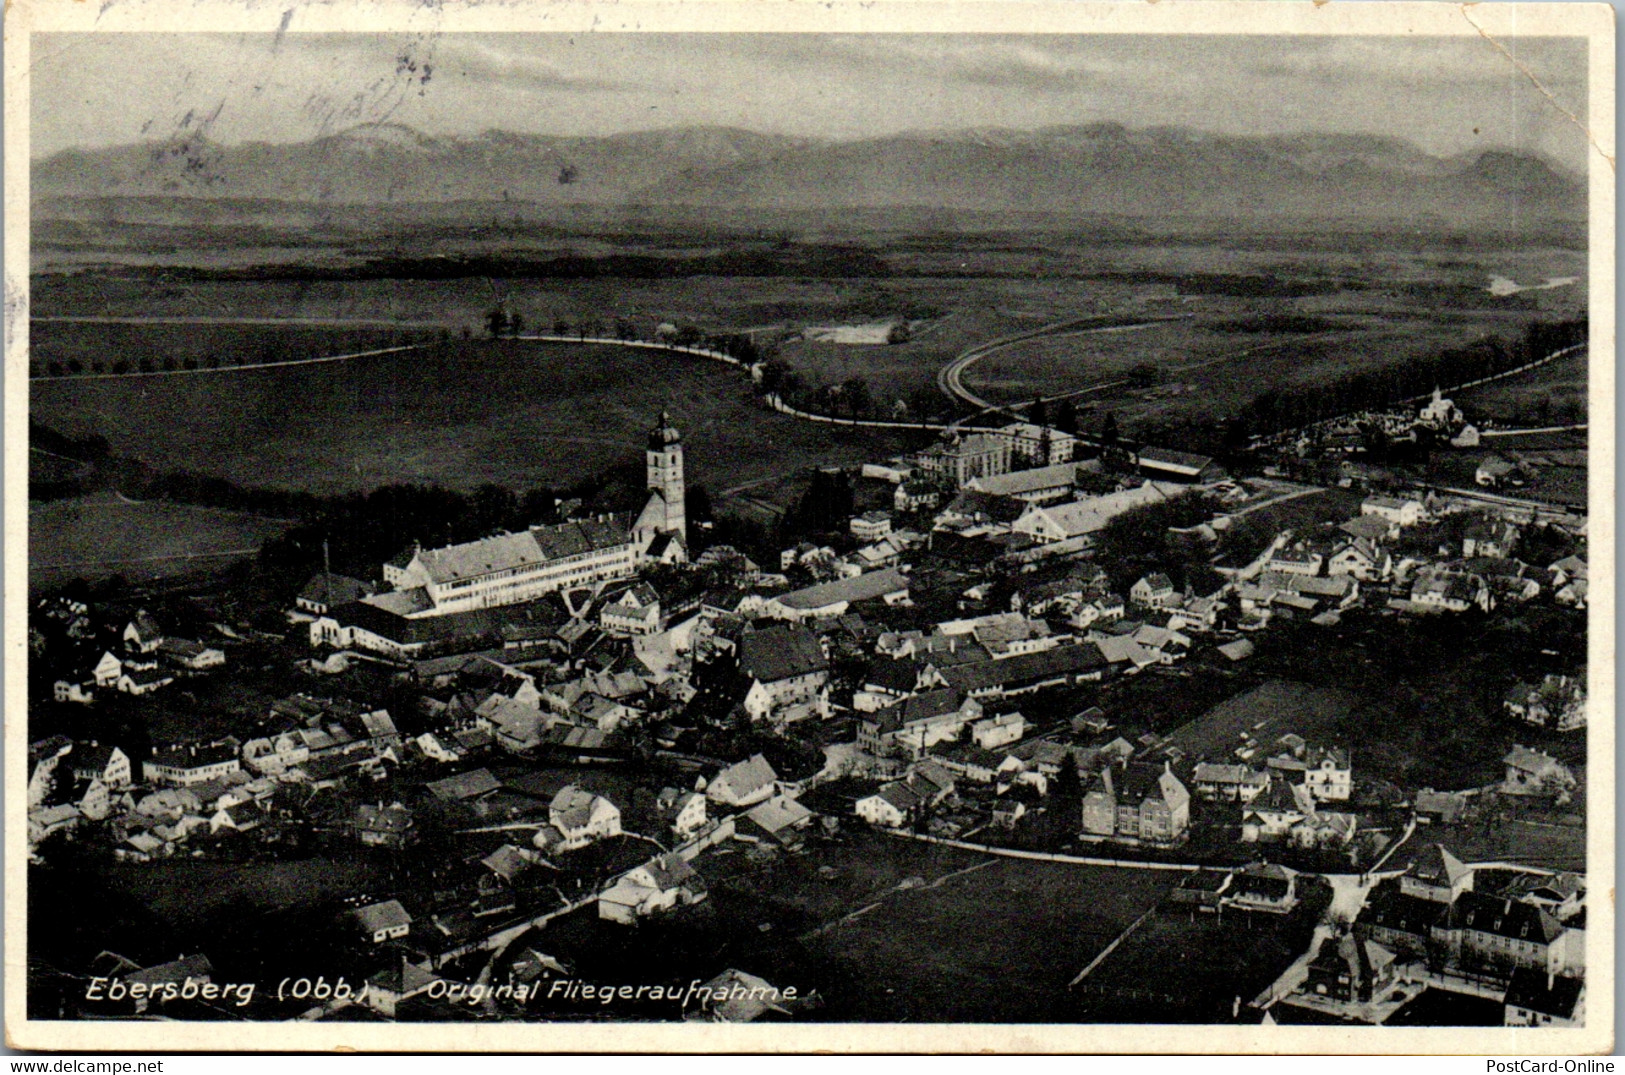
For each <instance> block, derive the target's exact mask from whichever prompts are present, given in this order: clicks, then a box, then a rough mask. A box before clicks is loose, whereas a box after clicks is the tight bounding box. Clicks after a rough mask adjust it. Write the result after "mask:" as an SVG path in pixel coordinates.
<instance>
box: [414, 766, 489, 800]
mask: <svg viewBox="0 0 1625 1075" xmlns="http://www.w3.org/2000/svg"><path fill="white" fill-rule="evenodd" d="M424 786H425V787H427V788H428V789H429V794H431V795H433V796H434V797H435V798H437V799H439V800H440V801H441V802H467V801H469V800H471V799H478V798H480V797H482V796H485V795H489V794H491V793H492V792H493V791H496V790H497V789H498V788H500V787H501V786H502V783H501V781H499V780H497V778H496V777H495V776H494V775H492V773H491V770H489V769H473V770H471V771H469V772H466V773H458V774H457V775H456V776H448V777H446V778H444V779H442V780H432V781H430V782H429V783H428V784H426V785H424Z"/></svg>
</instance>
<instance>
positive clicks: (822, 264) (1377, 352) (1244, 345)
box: [32, 218, 1585, 430]
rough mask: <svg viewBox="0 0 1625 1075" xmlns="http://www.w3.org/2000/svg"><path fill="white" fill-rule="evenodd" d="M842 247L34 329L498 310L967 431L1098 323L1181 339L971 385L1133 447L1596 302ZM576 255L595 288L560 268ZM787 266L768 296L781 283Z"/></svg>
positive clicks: (64, 287) (1253, 248)
mask: <svg viewBox="0 0 1625 1075" xmlns="http://www.w3.org/2000/svg"><path fill="white" fill-rule="evenodd" d="M904 225H908V226H904ZM832 227H833V226H832V224H831V222H828V221H824V222H820V223H818V224H817V225H816V226H813V225H810V224H808V223H807V222H805V221H802V222H797V221H794V220H791V219H789V218H786V220H785V221H784V222H781V223H780V224H779V225H778V226H777V227H771V228H770V227H766V226H764V227H762V228H761V229H759V230H756V231H736V232H732V233H730V232H727V231H726V230H722V229H717V228H714V227H712V228H700V229H696V230H690V231H688V232H683V231H681V230H673V229H669V228H667V229H661V228H653V229H652V230H651V231H649V233H648V234H640V233H638V231H637V230H636V229H632V230H630V231H627V230H621V231H616V232H613V233H604V234H598V233H594V232H591V231H584V232H578V233H570V234H561V233H556V232H554V231H551V230H548V229H544V228H540V227H535V228H532V229H530V230H529V231H526V230H524V229H519V230H517V231H511V232H505V233H503V234H501V235H498V234H496V233H493V235H492V236H491V237H489V238H488V239H487V240H484V241H482V242H481V243H476V244H474V245H473V246H470V243H469V242H467V241H464V240H457V241H455V242H453V241H451V239H450V238H449V237H447V236H428V235H427V234H425V235H424V236H420V237H418V238H415V239H414V238H410V237H408V238H407V239H404V240H402V242H401V243H400V245H398V246H397V245H393V241H392V245H390V246H389V247H387V248H385V247H384V246H383V245H382V242H381V240H380V241H379V242H375V243H374V244H373V245H371V246H369V245H368V244H367V243H366V242H361V241H354V242H350V243H349V245H347V246H346V247H345V248H344V249H343V250H342V251H339V250H337V249H326V248H312V249H310V250H308V251H307V262H306V264H305V265H304V266H303V267H299V266H294V267H291V268H290V266H288V265H286V264H284V265H273V264H270V263H266V264H265V265H264V266H263V268H264V270H265V271H263V272H258V273H256V271H255V270H254V268H252V267H251V266H250V264H249V262H246V261H244V262H241V263H240V264H238V266H237V267H235V268H233V269H231V270H229V271H228V270H214V269H209V268H208V267H207V264H206V259H204V258H203V254H202V252H199V254H198V258H199V259H200V260H199V264H200V266H202V267H200V268H199V269H198V270H197V271H194V272H191V273H174V272H169V273H159V272H157V271H156V270H152V269H144V268H140V267H125V268H122V269H118V270H113V269H110V268H108V267H107V266H106V265H102V266H101V267H99V268H82V269H81V271H79V272H76V273H63V272H40V273H37V274H36V276H35V277H34V280H33V295H32V302H33V307H32V309H33V312H34V314H35V316H38V317H45V316H51V317H57V316H65V315H75V314H85V313H92V312H94V313H98V314H102V315H106V316H113V317H123V316H128V317H156V316H163V317H201V316H215V317H241V318H250V317H253V318H304V319H337V320H345V321H372V322H377V323H379V325H378V327H375V329H374V331H375V332H377V331H383V326H385V325H386V324H387V323H393V324H395V325H397V326H400V327H401V328H402V329H403V330H406V329H417V328H419V327H421V326H426V325H437V326H440V327H441V328H442V329H444V330H445V331H446V332H449V333H450V334H452V335H453V336H461V335H462V334H464V333H465V332H466V333H471V334H474V335H478V334H480V333H481V332H482V331H483V325H484V317H485V315H486V313H487V312H488V311H489V310H490V309H492V307H493V306H494V305H495V304H497V303H502V304H504V305H505V306H506V307H507V308H508V309H509V310H510V311H512V312H514V313H516V314H519V315H520V316H521V317H522V318H523V319H524V322H525V324H526V325H527V326H530V327H532V328H534V327H537V326H552V325H554V324H555V323H557V322H560V321H563V322H565V323H566V324H568V325H570V326H577V325H580V324H583V323H598V324H601V325H607V324H612V323H614V322H615V321H616V320H618V319H619V320H624V321H627V322H629V323H630V324H631V325H632V326H633V327H634V329H635V330H636V331H638V332H640V333H642V334H645V335H647V334H648V333H650V332H652V331H653V329H654V327H655V326H656V325H657V324H659V323H662V322H672V323H675V324H692V325H694V326H696V327H697V328H699V329H700V330H702V331H705V332H716V333H724V332H725V333H749V334H751V335H752V336H753V337H754V338H755V339H756V341H757V342H758V344H759V345H761V346H763V347H765V348H768V349H770V350H771V351H774V352H776V353H777V354H778V356H779V357H780V358H781V359H782V360H783V361H784V363H785V364H786V365H787V366H788V368H789V369H791V370H792V371H794V373H795V374H796V375H797V377H798V379H799V380H800V382H801V383H802V384H803V386H805V387H807V388H811V389H816V388H817V387H818V386H830V385H835V384H841V383H844V382H847V381H850V380H852V379H855V378H861V379H863V380H864V381H865V382H866V385H867V388H868V394H869V396H870V398H871V399H872V400H873V402H874V405H875V408H876V409H877V410H878V409H882V408H884V409H886V410H891V409H893V408H895V405H896V403H897V402H898V401H902V402H903V403H904V404H905V405H906V406H908V407H909V408H911V409H912V411H913V412H914V413H919V412H920V411H921V409H922V407H923V408H940V409H941V410H942V411H944V412H947V411H950V409H951V408H950V407H949V406H948V404H947V403H946V401H944V400H943V399H942V397H941V394H940V392H939V391H938V390H937V388H936V376H937V372H938V370H940V369H941V368H942V367H943V366H944V365H945V364H947V363H948V362H949V361H950V360H952V359H953V358H954V357H955V356H956V355H958V354H960V353H961V352H963V351H964V350H966V349H967V348H970V347H972V346H976V345H979V344H984V343H986V342H987V341H989V340H991V339H994V338H997V337H1001V336H1005V335H1008V334H1011V333H1017V332H1031V331H1033V330H1035V329H1039V328H1042V327H1044V326H1046V325H1054V324H1057V323H1060V322H1066V321H1071V320H1075V319H1078V318H1084V317H1101V316H1107V317H1114V318H1123V319H1125V320H1129V321H1133V320H1139V319H1150V318H1179V320H1176V321H1170V322H1165V323H1162V324H1158V325H1156V326H1154V327H1150V328H1145V329H1134V330H1130V331H1113V332H1105V333H1094V334H1088V335H1067V336H1060V337H1055V338H1045V339H1036V340H1031V341H1027V342H1024V343H1021V344H1018V345H1014V346H1012V347H1009V348H1006V349H1003V350H1000V351H998V352H996V353H994V354H992V355H989V356H988V357H987V358H985V359H983V360H981V361H979V362H978V363H977V364H976V365H975V366H973V367H972V368H971V369H970V370H968V371H967V373H966V384H967V386H968V387H969V388H971V389H972V390H973V391H979V392H981V393H982V394H985V395H987V396H988V398H990V399H993V400H996V401H1000V402H1007V403H1008V402H1020V401H1024V400H1027V399H1031V398H1033V397H1034V396H1038V395H1056V394H1063V393H1074V392H1078V391H1079V390H1080V389H1084V388H1087V387H1089V386H1091V385H1098V384H1102V383H1106V382H1113V381H1119V380H1122V379H1123V376H1124V374H1125V373H1128V372H1130V371H1133V373H1134V375H1133V376H1132V377H1131V378H1130V381H1131V383H1130V384H1127V385H1121V384H1120V385H1116V386H1115V387H1114V388H1112V389H1111V390H1109V391H1105V392H1102V393H1099V394H1098V395H1096V394H1091V395H1084V396H1081V397H1080V398H1079V403H1080V404H1092V405H1095V406H1096V407H1098V408H1099V409H1101V410H1111V411H1112V412H1113V413H1115V414H1116V415H1117V416H1118V421H1119V423H1120V425H1122V426H1123V427H1124V428H1125V429H1126V430H1132V428H1133V426H1134V424H1135V423H1136V422H1140V421H1147V422H1161V421H1179V420H1182V419H1186V418H1191V417H1214V416H1216V415H1217V416H1222V415H1223V414H1224V413H1227V412H1228V413H1234V412H1235V411H1236V410H1238V409H1239V408H1240V407H1241V406H1242V405H1244V404H1245V403H1246V402H1247V401H1248V400H1249V399H1250V398H1251V397H1252V396H1253V395H1254V394H1256V393H1257V392H1258V391H1260V390H1261V389H1262V388H1265V387H1272V386H1275V387H1282V386H1287V385H1293V384H1314V383H1316V382H1317V381H1321V380H1324V379H1328V378H1331V377H1335V376H1338V375H1340V374H1342V373H1345V372H1347V371H1349V370H1350V369H1353V368H1361V367H1370V366H1373V365H1381V364H1387V363H1395V362H1401V361H1403V360H1404V359H1405V358H1407V357H1408V356H1410V355H1413V354H1428V353H1436V352H1438V351H1440V350H1443V349H1447V348H1452V347H1460V346H1463V345H1465V344H1468V343H1470V342H1471V341H1473V340H1475V339H1478V338H1481V337H1484V336H1489V335H1500V336H1502V337H1504V338H1508V339H1511V338H1515V337H1517V336H1519V335H1520V334H1521V332H1522V330H1523V326H1524V325H1525V324H1526V323H1527V322H1528V321H1529V320H1531V319H1534V318H1537V317H1540V318H1546V319H1551V320H1557V319H1561V318H1562V317H1571V316H1574V315H1575V314H1576V312H1578V311H1581V310H1583V309H1584V303H1585V293H1584V290H1583V287H1580V286H1575V287H1565V288H1557V289H1553V290H1550V291H1538V292H1523V293H1519V294H1514V295H1500V296H1497V295H1493V294H1491V293H1490V291H1489V287H1488V284H1489V281H1490V279H1491V277H1493V276H1496V275H1507V276H1511V277H1514V278H1516V279H1519V280H1533V279H1540V278H1543V277H1545V276H1576V275H1582V274H1583V273H1584V253H1583V251H1582V250H1581V249H1578V248H1577V247H1575V246H1573V245H1567V243H1566V241H1565V240H1564V239H1563V238H1561V237H1555V236H1554V237H1553V238H1552V239H1551V240H1550V241H1549V242H1546V243H1542V242H1529V243H1514V242H1511V241H1510V240H1508V239H1506V238H1498V237H1493V236H1485V237H1477V238H1474V237H1465V236H1461V235H1430V234H1427V233H1425V232H1422V231H1418V232H1415V233H1410V232H1407V233H1401V234H1392V235H1378V234H1375V233H1369V234H1343V233H1338V234H1331V233H1328V234H1326V235H1296V236H1280V235H1268V234H1254V233H1248V232H1234V233H1232V232H1226V231H1224V230H1222V229H1215V228H1214V227H1212V226H1208V227H1206V228H1203V227H1197V226H1194V225H1193V226H1192V227H1191V231H1190V233H1189V234H1166V233H1164V234H1152V233H1149V232H1144V233H1135V234H1127V233H1123V232H1121V231H1117V230H1113V229H1106V228H1102V229H1099V230H1093V229H1090V228H1088V227H1084V226H1079V225H1072V226H1070V227H1060V226H1057V225H1055V224H1054V223H1053V222H1051V223H1050V224H1049V225H1047V226H1044V227H1039V228H1036V229H1035V230H1031V231H1021V230H1013V229H1008V228H1007V229H1006V230H986V231H960V232H952V233H949V232H942V231H938V230H932V229H930V228H928V227H923V226H920V222H917V221H901V222H900V223H899V224H898V226H897V227H894V228H890V229H888V228H886V227H884V226H878V225H877V226H876V227H875V228H874V230H872V231H864V232H854V231H853V230H851V227H852V226H849V228H848V230H847V231H846V232H844V233H842V232H833V233H832ZM351 238H352V239H353V238H354V237H351ZM431 238H432V239H433V241H432V242H431V241H430V239H431ZM448 244H449V245H448ZM256 249H257V248H256ZM386 249H387V252H388V255H389V257H388V259H386V260H383V261H375V262H372V263H366V264H369V265H370V266H371V267H368V268H365V269H362V270H358V269H357V264H358V263H360V262H362V261H363V259H365V258H366V257H367V256H368V254H369V252H371V253H372V255H373V256H374V258H377V257H378V256H379V255H380V254H381V253H383V252H384V251H385V250H386ZM471 253H472V254H477V255H480V256H497V255H500V256H501V258H502V259H503V260H501V261H500V263H499V264H500V265H501V266H503V267H504V271H503V272H501V273H497V272H490V273H483V274H482V273H477V272H473V271H466V272H465V271H463V270H454V269H448V268H447V267H446V262H445V261H444V258H445V257H451V256H460V255H467V254H471ZM242 254H243V256H244V257H247V256H248V254H249V251H247V250H245V251H243V252H242ZM623 254H624V255H626V256H631V255H632V254H635V255H636V256H637V258H640V259H643V260H642V261H639V262H638V263H637V265H638V266H641V267H634V268H628V267H626V266H625V265H623V264H622V263H621V262H616V261H614V260H613V258H614V257H616V256H619V255H623ZM565 255H568V256H569V257H570V258H574V259H577V262H579V269H580V271H578V272H575V273H574V274H573V275H571V274H570V273H569V272H566V271H564V270H562V269H561V268H560V265H559V261H558V259H560V258H561V257H564V256H565ZM110 257H111V255H110ZM705 258H714V259H718V263H719V264H723V265H725V264H732V263H733V262H730V261H729V260H728V259H730V258H731V259H734V260H735V261H736V262H737V263H738V265H739V271H737V272H734V273H729V272H718V273H706V272H702V271H699V270H698V269H696V268H694V265H695V264H697V262H696V260H695V259H701V260H702V261H703V259H705ZM112 260H114V261H116V260H117V259H116V258H113V259H112ZM46 265H50V266H51V267H53V268H61V267H62V266H61V265H60V264H58V263H55V262H52V261H50V260H49V259H47V260H46V261H45V262H43V263H41V267H42V268H43V267H45V266H46ZM685 266H686V267H685ZM767 268H771V269H773V274H772V275H763V274H762V273H763V272H765V271H766V269H767ZM392 273H393V274H394V275H391V274H392ZM887 318H906V319H908V320H909V321H911V322H912V323H914V326H915V331H914V335H913V337H912V338H911V339H909V340H907V341H905V342H899V343H894V344H880V345H875V344H865V343H837V342H833V341H830V340H828V339H824V340H819V339H813V338H809V336H808V334H807V333H806V332H805V330H806V329H808V328H810V327H813V326H829V325H840V324H857V323H863V322H866V321H873V320H876V319H887ZM813 335H817V334H816V333H814V334H813ZM45 339H46V340H47V342H49V339H50V334H49V332H47V334H46V335H45ZM134 346H137V348H138V349H139V348H140V347H142V346H145V344H144V343H138V344H136V345H134ZM1090 421H1094V419H1091V420H1090Z"/></svg>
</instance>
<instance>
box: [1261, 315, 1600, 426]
mask: <svg viewBox="0 0 1625 1075" xmlns="http://www.w3.org/2000/svg"><path fill="white" fill-rule="evenodd" d="M1585 339H1586V322H1584V321H1566V322H1561V323H1557V324H1548V323H1544V322H1536V323H1533V324H1531V325H1530V326H1529V327H1528V329H1527V330H1526V331H1525V333H1524V335H1523V337H1522V338H1521V339H1518V340H1514V341H1512V342H1508V341H1507V340H1505V339H1503V338H1501V337H1499V336H1490V337H1487V338H1485V339H1482V340H1479V341H1476V342H1475V343H1472V344H1470V345H1468V346H1466V347H1460V348H1453V349H1450V350H1446V351H1441V352H1439V353H1437V354H1434V355H1416V356H1412V357H1410V358H1408V359H1407V360H1405V361H1403V362H1394V363H1390V364H1388V365H1385V366H1381V367H1378V368H1376V369H1370V370H1355V371H1351V372H1349V373H1346V374H1344V375H1343V376H1341V377H1338V378H1334V379H1331V380H1326V381H1321V382H1318V383H1311V384H1299V385H1289V386H1286V387H1283V388H1272V389H1266V390H1265V391H1263V392H1260V393H1259V394H1258V395H1256V396H1254V397H1253V399H1252V401H1251V402H1250V403H1249V404H1248V405H1247V408H1246V411H1245V413H1244V417H1245V419H1246V420H1247V421H1248V422H1249V423H1250V424H1251V425H1252V427H1253V428H1255V429H1257V430H1259V431H1261V432H1274V431H1278V430H1284V429H1294V428H1297V427H1298V426H1304V425H1309V424H1311V423H1313V422H1317V421H1321V420H1323V419H1326V418H1332V417H1335V416H1337V415H1339V414H1350V413H1353V412H1356V411H1361V410H1375V409H1380V408H1382V407H1386V406H1389V405H1391V404H1393V403H1394V402H1395V401H1396V400H1400V399H1406V398H1409V397H1411V396H1419V395H1422V394H1424V393H1426V392H1428V391H1430V390H1431V389H1433V388H1434V387H1435V386H1439V385H1455V384H1464V383H1466V382H1468V381H1475V380H1478V379H1480V378H1483V377H1489V376H1493V375H1494V374H1497V373H1502V372H1505V371H1506V370H1510V369H1516V368H1517V367H1519V366H1522V365H1525V364H1527V363H1529V362H1532V361H1534V360H1536V359H1538V358H1541V357H1543V356H1545V355H1548V354H1551V353H1552V352H1554V351H1557V350H1560V349H1562V348H1564V347H1569V346H1572V345H1574V344H1578V343H1583V342H1585Z"/></svg>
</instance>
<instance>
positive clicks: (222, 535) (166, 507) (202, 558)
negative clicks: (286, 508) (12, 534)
mask: <svg viewBox="0 0 1625 1075" xmlns="http://www.w3.org/2000/svg"><path fill="white" fill-rule="evenodd" d="M284 526H285V523H284V522H283V521H281V520H276V519H263V518H260V517H258V516H254V515H245V514H241V513H238V512H229V511H218V510H215V509H212V508H200V507H194V506H192V505H189V504H171V503H167V502H158V501H147V502H143V503H135V502H132V501H129V500H125V499H122V498H120V497H118V496H117V495H115V494H113V493H111V492H107V493H97V494H94V495H91V496H83V497H75V498H72V499H68V500H53V501H48V502H43V503H39V502H36V503H30V504H29V506H28V583H29V586H30V587H31V588H39V587H48V586H54V585H57V584H59V583H62V582H66V581H68V580H70V579H73V578H98V577H102V576H107V575H114V574H118V575H123V576H124V577H125V578H126V579H129V580H132V581H141V580H147V579H158V578H168V577H171V576H174V575H182V574H188V573H190V572H194V571H199V570H203V569H208V568H217V567H220V566H222V565H224V564H228V563H231V562H232V561H233V560H238V559H243V558H247V557H252V556H253V555H254V554H255V553H257V552H258V551H259V546H260V543H261V542H262V541H264V540H265V539H266V538H267V537H269V536H271V535H273V534H276V533H279V532H281V530H282V529H283V528H284Z"/></svg>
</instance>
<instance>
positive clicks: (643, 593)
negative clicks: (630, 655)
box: [598, 582, 660, 635]
mask: <svg viewBox="0 0 1625 1075" xmlns="http://www.w3.org/2000/svg"><path fill="white" fill-rule="evenodd" d="M598 623H599V626H601V627H603V629H604V630H606V631H608V632H609V633H611V634H618V635H649V634H654V633H655V632H656V631H658V630H660V595H659V594H657V593H655V589H654V587H653V586H650V585H649V584H648V583H647V582H637V583H634V584H633V585H631V586H628V587H627V588H626V589H624V590H622V591H621V592H620V593H619V594H618V595H616V596H615V597H614V598H613V599H612V600H609V601H606V602H605V603H604V604H603V605H602V606H600V608H599V610H598Z"/></svg>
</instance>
